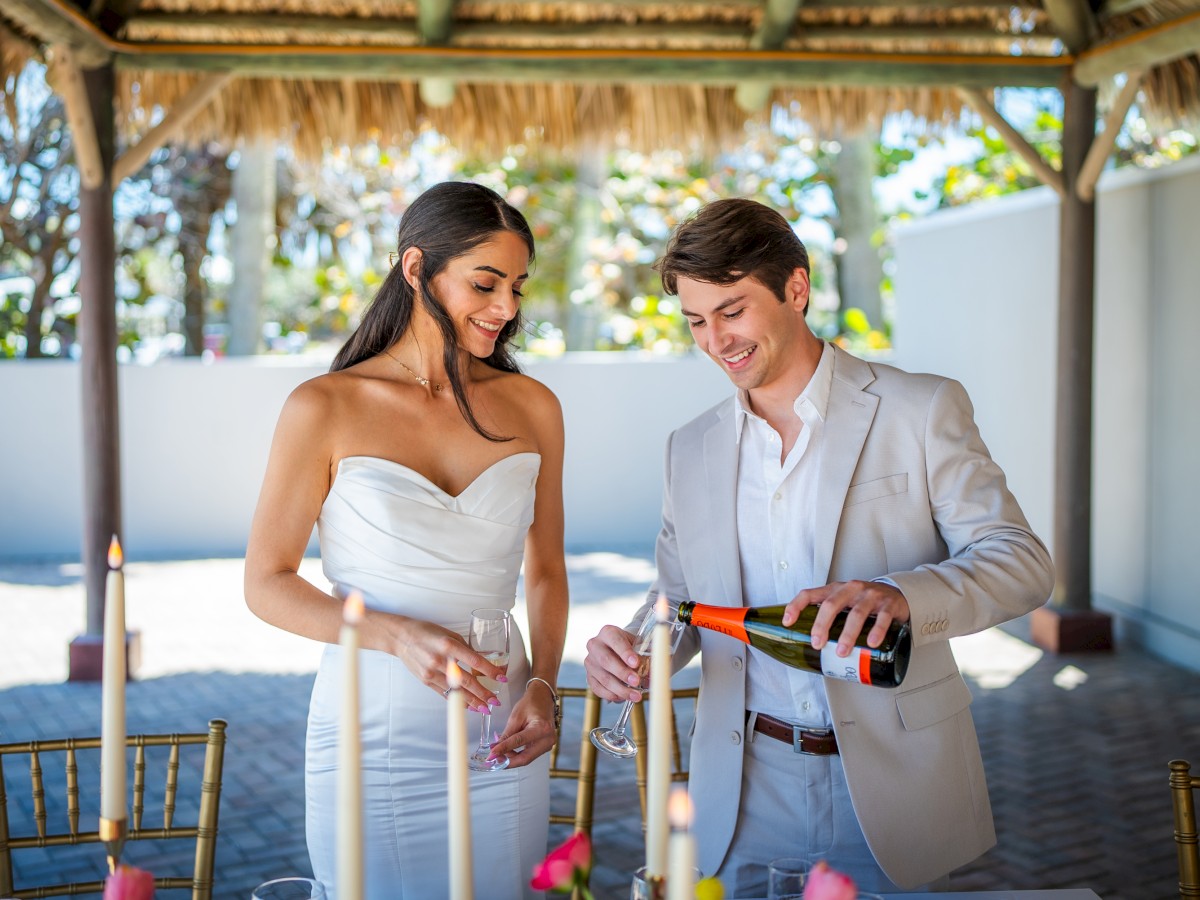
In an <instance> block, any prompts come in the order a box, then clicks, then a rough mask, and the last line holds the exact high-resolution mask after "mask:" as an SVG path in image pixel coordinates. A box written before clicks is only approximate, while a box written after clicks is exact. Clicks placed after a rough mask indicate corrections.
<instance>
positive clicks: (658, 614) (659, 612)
mask: <svg viewBox="0 0 1200 900" xmlns="http://www.w3.org/2000/svg"><path fill="white" fill-rule="evenodd" d="M668 611H669V607H668V606H667V597H666V595H665V594H659V595H658V599H657V600H656V601H655V602H654V618H655V620H656V621H659V622H665V621H667V613H668Z"/></svg>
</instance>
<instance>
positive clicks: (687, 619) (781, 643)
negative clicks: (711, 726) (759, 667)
mask: <svg viewBox="0 0 1200 900" xmlns="http://www.w3.org/2000/svg"><path fill="white" fill-rule="evenodd" d="M784 609H785V607H783V606H741V607H732V606H707V605H705V604H703V603H692V602H691V601H687V600H685V601H683V602H682V603H680V604H679V614H678V616H679V621H680V622H683V623H684V624H685V625H695V626H697V627H698V628H708V629H711V630H712V631H717V632H720V633H721V634H727V635H729V636H730V637H735V638H737V639H738V640H739V641H743V642H745V643H747V644H749V645H750V646H751V647H756V648H758V649H759V650H761V651H762V652H763V653H766V654H767V655H768V656H771V657H773V658H775V659H777V660H779V661H780V662H782V663H786V664H787V665H789V666H792V667H794V668H797V669H808V670H809V671H812V672H818V673H820V674H821V675H824V676H825V677H826V678H838V679H841V680H843V681H853V682H855V683H857V684H871V685H875V686H876V687H898V686H899V685H900V682H902V681H903V680H904V676H905V674H906V673H907V672H908V661H909V657H910V656H911V655H912V631H911V629H909V627H908V623H900V622H892V624H891V626H890V627H889V628H888V631H887V634H886V635H885V636H884V638H883V643H882V644H880V645H879V646H878V647H868V646H867V635H868V634H869V633H870V631H871V625H872V621H873V617H872V618H869V619H868V620H867V621H866V623H865V624H864V625H863V630H862V631H861V632H860V633H859V635H858V639H857V640H856V641H855V642H854V644H855V645H854V647H853V648H852V649H851V651H850V655H849V656H847V657H841V656H838V655H837V641H838V638H839V637H840V636H841V634H842V628H843V627H844V626H845V624H846V616H847V615H848V613H847V612H846V610H842V611H841V612H840V613H838V614H837V616H836V617H835V618H834V620H833V624H832V625H830V627H829V641H828V642H827V643H826V644H825V646H824V647H822V648H821V649H820V650H814V649H813V646H812V634H811V632H812V626H813V620H814V619H816V617H817V607H816V606H806V607H804V609H802V610H800V618H799V619H797V620H796V621H795V622H794V623H792V624H791V625H790V626H788V627H786V628H785V627H784V625H783V611H784Z"/></svg>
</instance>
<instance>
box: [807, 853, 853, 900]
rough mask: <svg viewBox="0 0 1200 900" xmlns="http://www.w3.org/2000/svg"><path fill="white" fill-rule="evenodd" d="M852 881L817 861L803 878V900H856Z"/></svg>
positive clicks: (822, 862) (824, 863)
mask: <svg viewBox="0 0 1200 900" xmlns="http://www.w3.org/2000/svg"><path fill="white" fill-rule="evenodd" d="M857 897H858V889H857V888H856V887H855V886H854V880H853V879H852V878H849V877H848V876H846V875H843V874H842V873H841V872H838V871H836V870H834V869H831V868H829V866H828V864H827V863H826V862H825V860H823V859H822V860H819V861H818V862H817V864H816V865H815V866H813V867H812V868H811V869H809V871H808V875H806V876H805V877H804V900H856V898H857Z"/></svg>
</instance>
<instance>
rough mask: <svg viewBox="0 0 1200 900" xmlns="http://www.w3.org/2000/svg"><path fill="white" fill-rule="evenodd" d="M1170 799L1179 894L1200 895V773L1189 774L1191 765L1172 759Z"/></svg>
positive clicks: (1186, 899) (1186, 897)
mask: <svg viewBox="0 0 1200 900" xmlns="http://www.w3.org/2000/svg"><path fill="white" fill-rule="evenodd" d="M1170 767H1171V779H1170V784H1171V801H1172V803H1173V805H1174V807H1175V850H1176V852H1177V853H1178V854H1179V896H1180V898H1181V900H1188V898H1196V897H1200V836H1198V835H1197V833H1196V798H1195V795H1194V793H1193V792H1194V791H1195V790H1196V789H1197V788H1200V776H1196V775H1192V774H1190V768H1191V767H1190V766H1189V765H1188V764H1187V763H1186V762H1185V761H1184V760H1182V759H1173V760H1171V762H1170Z"/></svg>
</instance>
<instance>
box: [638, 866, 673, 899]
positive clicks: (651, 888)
mask: <svg viewBox="0 0 1200 900" xmlns="http://www.w3.org/2000/svg"><path fill="white" fill-rule="evenodd" d="M629 898H630V900H666V898H667V879H666V878H665V877H664V876H662V875H650V874H648V873H647V872H646V867H645V866H641V867H639V868H638V870H637V871H636V872H634V873H633V884H632V885H631V886H630V890H629Z"/></svg>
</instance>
